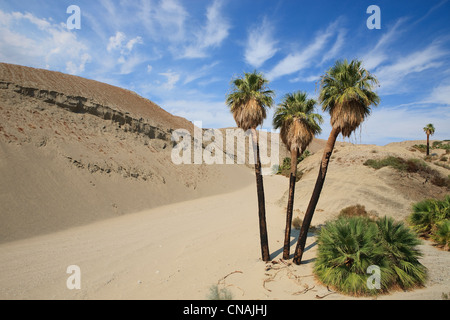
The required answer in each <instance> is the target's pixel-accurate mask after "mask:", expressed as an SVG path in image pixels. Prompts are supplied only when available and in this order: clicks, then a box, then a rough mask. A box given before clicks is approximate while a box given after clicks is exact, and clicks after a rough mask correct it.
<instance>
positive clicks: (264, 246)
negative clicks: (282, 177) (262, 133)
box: [252, 128, 270, 261]
mask: <svg viewBox="0 0 450 320" xmlns="http://www.w3.org/2000/svg"><path fill="white" fill-rule="evenodd" d="M252 141H253V153H254V157H255V175H256V191H257V194H258V216H259V235H260V240H261V257H262V260H263V261H270V253H269V241H268V238H267V223H266V204H265V199H264V185H263V178H262V174H261V159H260V156H259V142H258V136H257V133H256V129H254V128H252Z"/></svg>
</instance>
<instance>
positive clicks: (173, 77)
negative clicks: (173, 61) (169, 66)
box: [159, 70, 180, 90]
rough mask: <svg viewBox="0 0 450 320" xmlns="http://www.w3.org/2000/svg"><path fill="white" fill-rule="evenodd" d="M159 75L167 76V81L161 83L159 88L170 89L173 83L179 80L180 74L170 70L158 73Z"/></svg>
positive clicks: (173, 85)
mask: <svg viewBox="0 0 450 320" xmlns="http://www.w3.org/2000/svg"><path fill="white" fill-rule="evenodd" d="M159 75H161V76H165V77H166V78H167V82H166V83H163V84H162V85H161V88H163V89H165V90H172V89H173V88H174V87H175V84H176V83H177V82H178V81H179V80H180V75H179V74H178V73H176V72H173V71H171V70H168V71H167V72H163V73H160V74H159Z"/></svg>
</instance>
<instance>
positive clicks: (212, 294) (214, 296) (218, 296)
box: [207, 284, 233, 300]
mask: <svg viewBox="0 0 450 320" xmlns="http://www.w3.org/2000/svg"><path fill="white" fill-rule="evenodd" d="M207 298H208V300H233V294H232V293H231V292H230V291H229V290H228V289H227V288H222V289H219V286H218V285H217V284H214V285H212V286H211V287H210V288H209V295H208V297H207Z"/></svg>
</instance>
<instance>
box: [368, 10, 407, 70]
mask: <svg viewBox="0 0 450 320" xmlns="http://www.w3.org/2000/svg"><path fill="white" fill-rule="evenodd" d="M406 20H407V19H406V18H400V19H398V20H397V22H396V23H395V24H394V26H392V28H390V27H388V32H386V33H384V34H383V35H382V36H381V38H380V40H378V42H377V43H376V45H375V46H374V47H373V48H371V49H370V51H369V52H367V53H365V54H364V55H363V58H362V61H363V62H364V67H365V68H367V69H368V70H372V69H375V68H376V67H378V66H379V65H381V64H382V63H383V62H384V61H386V60H387V59H388V58H389V57H390V54H389V52H388V51H389V49H390V48H391V47H392V46H391V45H392V43H393V42H394V41H395V40H396V39H398V37H399V36H400V34H401V33H402V32H404V31H405V30H404V29H400V27H401V26H402V25H403V24H404V23H405V22H406Z"/></svg>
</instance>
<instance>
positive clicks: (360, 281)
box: [314, 216, 426, 295]
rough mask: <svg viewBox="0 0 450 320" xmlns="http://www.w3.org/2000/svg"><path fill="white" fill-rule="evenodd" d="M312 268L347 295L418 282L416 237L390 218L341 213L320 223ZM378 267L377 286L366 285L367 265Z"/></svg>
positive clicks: (421, 268) (421, 271)
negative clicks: (378, 287)
mask: <svg viewBox="0 0 450 320" xmlns="http://www.w3.org/2000/svg"><path fill="white" fill-rule="evenodd" d="M317 241H318V245H319V246H318V257H317V260H316V262H315V266H314V272H315V274H316V275H317V276H318V278H319V280H320V281H322V282H323V283H324V284H326V285H328V286H331V287H333V288H335V289H336V290H338V291H340V292H342V293H345V294H350V295H376V294H380V293H385V292H387V291H389V290H390V289H392V288H398V287H400V288H403V289H409V288H412V287H415V286H421V285H423V284H424V282H425V279H426V268H425V267H424V266H422V265H421V264H420V262H419V261H418V258H419V257H420V252H419V251H418V250H417V249H416V246H417V244H418V243H419V240H418V239H417V237H416V236H415V234H413V233H412V232H410V231H409V229H408V228H406V227H405V226H404V225H403V223H400V222H394V220H393V219H391V218H386V217H385V218H381V219H378V220H371V219H369V218H366V217H360V216H359V217H341V218H338V219H337V220H335V221H332V222H329V223H327V224H326V225H325V227H323V228H322V229H321V231H320V233H319V237H318V240H317ZM372 265H376V266H378V267H379V268H380V275H381V278H380V289H379V290H377V289H369V287H368V286H367V279H368V274H367V268H368V267H369V266H372Z"/></svg>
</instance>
